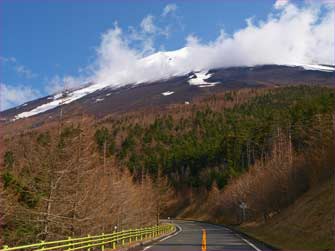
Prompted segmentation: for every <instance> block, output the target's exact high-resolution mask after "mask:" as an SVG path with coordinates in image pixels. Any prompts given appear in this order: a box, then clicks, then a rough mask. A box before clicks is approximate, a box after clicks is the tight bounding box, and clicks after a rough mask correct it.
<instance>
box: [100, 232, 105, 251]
mask: <svg viewBox="0 0 335 251" xmlns="http://www.w3.org/2000/svg"><path fill="white" fill-rule="evenodd" d="M101 235H102V244H101V251H105V244H103V243H104V242H105V238H104V235H105V234H104V233H102V234H101Z"/></svg>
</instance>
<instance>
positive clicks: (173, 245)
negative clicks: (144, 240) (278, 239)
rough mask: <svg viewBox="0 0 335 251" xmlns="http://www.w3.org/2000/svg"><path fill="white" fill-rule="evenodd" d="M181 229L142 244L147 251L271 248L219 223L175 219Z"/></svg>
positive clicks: (210, 250) (258, 250)
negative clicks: (152, 241)
mask: <svg viewBox="0 0 335 251" xmlns="http://www.w3.org/2000/svg"><path fill="white" fill-rule="evenodd" d="M173 223H175V224H176V225H177V227H178V228H179V231H178V232H176V233H175V234H174V235H172V236H167V237H165V238H163V239H161V240H159V241H157V242H154V243H151V244H148V245H147V246H145V245H144V246H141V247H139V248H136V250H143V251H144V250H145V251H174V250H178V251H223V250H252V251H255V250H257V251H260V250H269V248H267V247H264V246H263V245H261V244H259V243H256V242H255V241H251V240H247V239H246V238H244V237H242V236H240V235H239V234H238V233H236V232H233V231H232V230H230V229H228V228H226V227H224V226H219V225H212V224H209V223H201V222H195V221H182V220H175V221H173Z"/></svg>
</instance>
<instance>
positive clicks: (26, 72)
mask: <svg viewBox="0 0 335 251" xmlns="http://www.w3.org/2000/svg"><path fill="white" fill-rule="evenodd" d="M15 71H16V72H17V73H18V74H20V75H21V76H23V77H24V78H27V79H31V78H34V77H36V76H37V74H35V73H33V72H32V71H31V70H30V69H28V68H27V67H25V66H23V65H17V66H15Z"/></svg>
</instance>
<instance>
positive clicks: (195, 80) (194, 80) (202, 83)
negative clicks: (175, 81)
mask: <svg viewBox="0 0 335 251" xmlns="http://www.w3.org/2000/svg"><path fill="white" fill-rule="evenodd" d="M194 76H195V77H194ZM194 76H191V77H190V79H189V80H188V83H189V84H190V85H196V86H199V87H211V86H214V85H216V84H218V83H217V82H213V83H211V82H207V81H206V79H209V78H210V77H211V76H212V74H208V72H207V71H200V72H194Z"/></svg>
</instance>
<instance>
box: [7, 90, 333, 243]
mask: <svg viewBox="0 0 335 251" xmlns="http://www.w3.org/2000/svg"><path fill="white" fill-rule="evenodd" d="M333 106H334V94H333V91H332V89H331V88H328V87H320V86H319V87H316V86H295V87H281V88H264V89H242V90H238V91H227V92H223V93H218V94H217V95H213V96H211V97H207V98H205V99H199V100H196V101H194V102H193V103H192V104H183V105H174V106H171V107H169V108H168V109H164V110H149V109H146V110H144V111H138V112H133V113H127V114H123V115H119V116H110V117H106V118H104V119H101V120H98V121H95V120H92V119H90V118H88V117H85V116H83V117H82V118H80V119H74V120H68V121H67V120H65V119H64V120H59V123H58V124H57V125H49V126H47V125H44V126H43V127H41V128H37V129H30V130H26V131H25V132H20V133H16V134H13V133H12V134H10V136H9V135H7V136H5V137H4V140H5V147H6V148H5V149H6V151H5V152H4V156H3V163H4V169H3V171H2V183H3V191H2V200H4V201H5V202H6V203H5V204H4V205H5V207H4V209H5V210H4V211H3V212H4V214H3V215H1V217H2V219H3V222H4V224H3V226H2V227H3V229H4V236H5V239H6V243H17V242H21V243H27V242H32V241H36V240H37V239H55V238H60V237H62V236H72V235H75V236H78V235H84V234H88V233H98V232H109V231H111V230H112V229H113V227H114V225H118V226H119V228H125V227H132V226H140V225H141V226H142V225H148V224H151V223H154V222H156V219H157V217H159V216H160V215H167V214H169V215H172V213H173V214H175V215H177V214H178V212H179V211H181V210H183V209H184V208H186V207H188V206H190V205H197V204H199V203H200V204H201V205H202V206H204V205H205V204H206V203H211V208H212V211H211V212H210V213H211V214H212V215H215V216H216V217H221V218H229V219H231V221H232V223H238V222H240V221H241V214H240V211H238V210H237V209H236V208H238V206H239V203H240V202H241V201H245V202H247V203H248V205H249V207H250V208H252V210H251V211H250V212H249V214H248V216H247V217H250V218H253V217H258V216H260V215H261V216H262V217H264V218H265V219H267V218H268V217H270V216H271V214H273V213H276V212H279V211H280V210H281V208H283V207H286V206H287V205H289V204H290V203H292V202H293V201H294V200H295V199H296V198H297V197H299V196H300V195H301V194H302V193H303V192H305V191H307V190H308V188H309V187H310V186H312V185H313V184H315V183H317V182H319V181H321V180H323V179H327V178H329V177H330V176H331V175H332V164H333V158H332V149H333V148H332V147H333V130H332V128H333ZM260 184H262V187H260ZM205 201H206V203H205ZM194 210H196V209H194ZM197 210H201V206H200V207H197ZM172 216H173V215H172ZM107 223H108V224H107Z"/></svg>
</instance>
